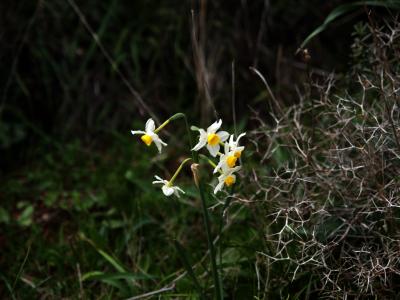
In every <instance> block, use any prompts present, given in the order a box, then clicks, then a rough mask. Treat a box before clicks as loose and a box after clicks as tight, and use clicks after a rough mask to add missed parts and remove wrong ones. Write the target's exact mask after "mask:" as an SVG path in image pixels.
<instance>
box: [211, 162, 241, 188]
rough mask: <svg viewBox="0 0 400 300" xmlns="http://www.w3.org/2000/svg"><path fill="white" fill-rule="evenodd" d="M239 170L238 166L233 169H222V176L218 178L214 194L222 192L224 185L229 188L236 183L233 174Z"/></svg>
mask: <svg viewBox="0 0 400 300" xmlns="http://www.w3.org/2000/svg"><path fill="white" fill-rule="evenodd" d="M240 169H241V167H240V166H238V167H234V168H226V167H222V174H221V175H220V176H218V184H217V186H216V187H215V189H214V194H216V193H218V192H219V191H220V190H222V188H223V186H224V184H225V185H226V186H228V187H229V186H231V185H233V184H234V183H235V182H236V175H235V174H233V173H235V172H237V171H239V170H240Z"/></svg>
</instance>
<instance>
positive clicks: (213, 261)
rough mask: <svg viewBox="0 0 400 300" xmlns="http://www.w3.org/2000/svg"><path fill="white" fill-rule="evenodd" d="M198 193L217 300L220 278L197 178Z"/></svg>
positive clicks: (208, 221) (208, 219) (207, 217)
mask: <svg viewBox="0 0 400 300" xmlns="http://www.w3.org/2000/svg"><path fill="white" fill-rule="evenodd" d="M199 193H200V199H201V207H202V210H203V219H204V227H205V228H206V234H207V242H208V250H209V251H210V258H211V271H212V274H213V278H214V288H215V294H216V298H217V300H222V288H221V284H220V280H219V274H218V268H217V260H216V257H215V249H214V244H213V240H212V237H211V230H210V217H209V215H208V210H207V204H206V199H205V196H204V186H203V182H202V181H201V180H200V179H199Z"/></svg>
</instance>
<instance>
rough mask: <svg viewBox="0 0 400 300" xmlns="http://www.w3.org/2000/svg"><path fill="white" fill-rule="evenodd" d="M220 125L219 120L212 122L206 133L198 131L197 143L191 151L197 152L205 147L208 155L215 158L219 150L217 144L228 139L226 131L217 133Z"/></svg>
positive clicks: (220, 121)
mask: <svg viewBox="0 0 400 300" xmlns="http://www.w3.org/2000/svg"><path fill="white" fill-rule="evenodd" d="M221 125H222V120H221V119H219V120H218V121H216V122H214V123H213V124H212V125H211V126H210V127H208V128H207V131H205V130H204V129H199V133H200V137H199V142H198V143H197V145H196V146H194V147H193V149H192V150H194V151H199V150H200V149H201V148H203V147H204V146H206V145H207V149H208V151H209V152H210V154H211V155H212V156H213V157H215V156H217V154H218V152H219V148H220V144H219V143H221V142H225V141H226V140H227V139H228V137H229V133H227V132H226V131H218V132H217V130H218V129H219V128H220V127H221Z"/></svg>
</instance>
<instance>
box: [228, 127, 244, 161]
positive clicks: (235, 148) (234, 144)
mask: <svg viewBox="0 0 400 300" xmlns="http://www.w3.org/2000/svg"><path fill="white" fill-rule="evenodd" d="M245 135H246V132H245V133H242V134H240V135H239V136H238V138H237V140H236V141H234V140H233V135H231V136H230V138H229V142H228V145H229V151H232V152H233V155H234V156H235V157H237V158H240V156H241V155H242V151H243V150H244V147H243V146H239V140H240V138H241V137H243V136H245Z"/></svg>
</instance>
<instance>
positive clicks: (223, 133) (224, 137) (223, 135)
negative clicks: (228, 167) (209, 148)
mask: <svg viewBox="0 0 400 300" xmlns="http://www.w3.org/2000/svg"><path fill="white" fill-rule="evenodd" d="M217 135H218V136H219V138H220V139H221V142H225V141H226V140H227V139H228V137H229V133H228V132H226V131H218V132H217Z"/></svg>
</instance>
